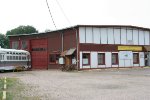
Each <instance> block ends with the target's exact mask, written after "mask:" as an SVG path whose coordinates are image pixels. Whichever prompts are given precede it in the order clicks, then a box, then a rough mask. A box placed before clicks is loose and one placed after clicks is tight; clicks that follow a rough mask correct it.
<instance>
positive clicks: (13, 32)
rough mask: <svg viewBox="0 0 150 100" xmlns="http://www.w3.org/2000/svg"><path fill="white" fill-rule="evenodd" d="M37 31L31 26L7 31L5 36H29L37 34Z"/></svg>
mask: <svg viewBox="0 0 150 100" xmlns="http://www.w3.org/2000/svg"><path fill="white" fill-rule="evenodd" d="M37 32H38V31H37V30H36V28H34V27H33V26H29V25H27V26H23V25H21V26H19V27H17V28H14V29H12V30H10V31H7V33H6V35H7V36H8V35H18V34H31V33H37Z"/></svg>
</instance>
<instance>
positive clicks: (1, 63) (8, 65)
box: [0, 48, 31, 71]
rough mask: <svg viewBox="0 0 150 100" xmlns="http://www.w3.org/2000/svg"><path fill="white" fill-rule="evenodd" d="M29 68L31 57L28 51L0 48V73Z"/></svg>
mask: <svg viewBox="0 0 150 100" xmlns="http://www.w3.org/2000/svg"><path fill="white" fill-rule="evenodd" d="M17 68H22V69H23V70H27V69H30V68H31V56H30V53H29V52H28V51H25V50H16V49H3V48H0V71H6V70H15V69H17Z"/></svg>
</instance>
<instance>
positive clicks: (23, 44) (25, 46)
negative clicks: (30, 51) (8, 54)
mask: <svg viewBox="0 0 150 100" xmlns="http://www.w3.org/2000/svg"><path fill="white" fill-rule="evenodd" d="M21 44H22V45H21V48H22V49H27V48H28V45H27V44H28V42H27V41H22V42H21Z"/></svg>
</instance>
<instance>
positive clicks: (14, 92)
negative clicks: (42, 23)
mask: <svg viewBox="0 0 150 100" xmlns="http://www.w3.org/2000/svg"><path fill="white" fill-rule="evenodd" d="M6 80H7V89H6V92H7V94H6V95H7V96H6V100H40V99H39V96H31V97H30V96H29V97H26V96H23V95H22V94H23V93H24V92H25V91H24V89H25V88H26V89H27V90H28V89H30V88H32V87H31V86H28V87H27V86H26V85H25V84H23V83H21V82H20V81H19V79H17V78H7V79H6ZM3 86H4V78H3V79H0V100H1V99H2V94H3ZM29 92H30V91H29Z"/></svg>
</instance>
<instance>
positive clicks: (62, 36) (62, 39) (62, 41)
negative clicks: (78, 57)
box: [61, 32, 64, 52]
mask: <svg viewBox="0 0 150 100" xmlns="http://www.w3.org/2000/svg"><path fill="white" fill-rule="evenodd" d="M63 51H64V35H63V32H61V52H63Z"/></svg>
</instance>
